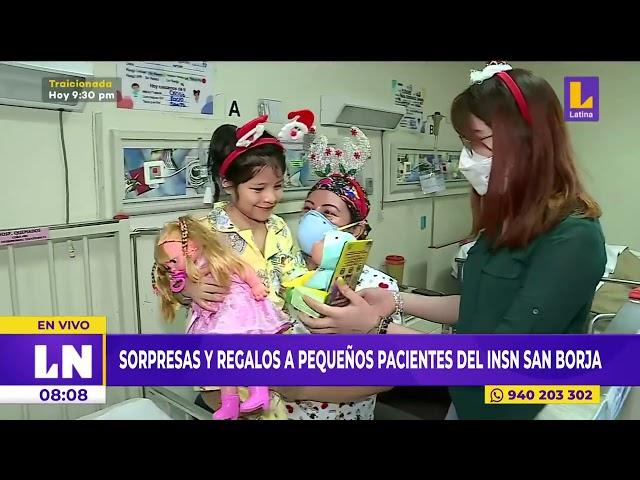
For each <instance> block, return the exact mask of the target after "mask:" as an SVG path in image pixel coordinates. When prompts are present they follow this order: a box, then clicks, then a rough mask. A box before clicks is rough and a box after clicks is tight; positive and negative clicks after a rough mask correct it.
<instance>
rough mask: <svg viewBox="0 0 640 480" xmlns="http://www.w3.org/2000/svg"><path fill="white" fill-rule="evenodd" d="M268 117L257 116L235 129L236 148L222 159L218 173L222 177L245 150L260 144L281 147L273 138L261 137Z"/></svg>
mask: <svg viewBox="0 0 640 480" xmlns="http://www.w3.org/2000/svg"><path fill="white" fill-rule="evenodd" d="M268 119H269V117H268V116H267V115H262V116H260V117H258V118H254V119H253V120H251V121H249V122H247V123H245V124H244V125H243V126H242V127H240V128H238V129H236V140H237V141H236V148H235V149H234V150H232V151H231V153H230V154H229V155H228V156H227V158H225V159H224V162H222V165H221V166H220V171H219V174H220V176H221V177H224V176H225V175H226V173H227V170H229V166H230V165H231V163H232V162H233V161H234V160H235V159H236V158H237V157H238V156H240V155H242V154H243V153H244V152H246V151H247V150H250V149H252V148H256V147H260V146H262V145H277V146H278V147H280V148H282V144H281V143H280V142H279V141H278V140H277V139H275V138H269V137H267V138H262V134H263V133H264V131H265V130H264V124H265V123H266V122H267V120H268Z"/></svg>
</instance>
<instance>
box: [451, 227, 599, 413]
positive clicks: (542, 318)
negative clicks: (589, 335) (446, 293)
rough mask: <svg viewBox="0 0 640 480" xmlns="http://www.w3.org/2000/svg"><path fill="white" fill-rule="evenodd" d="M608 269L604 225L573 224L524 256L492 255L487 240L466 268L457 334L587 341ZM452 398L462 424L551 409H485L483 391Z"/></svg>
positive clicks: (516, 252)
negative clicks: (580, 338)
mask: <svg viewBox="0 0 640 480" xmlns="http://www.w3.org/2000/svg"><path fill="white" fill-rule="evenodd" d="M606 261H607V259H606V252H605V241H604V236H603V234H602V230H601V228H600V223H599V222H598V221H597V220H592V219H587V218H579V217H567V218H566V219H565V220H564V221H562V222H561V223H559V224H558V225H557V226H556V227H554V228H552V229H551V230H549V231H548V232H546V233H544V234H542V235H539V236H538V237H537V238H536V239H534V240H533V241H532V242H531V243H530V244H529V245H528V246H527V247H525V248H522V249H508V248H500V249H497V250H495V251H493V250H492V249H491V246H490V244H489V242H488V240H487V238H486V237H485V236H484V235H481V236H480V237H479V238H478V241H477V242H476V244H475V245H474V246H473V247H472V248H471V249H470V250H469V256H468V257H467V260H466V262H465V264H464V280H463V282H462V292H461V298H460V313H459V317H458V323H457V324H456V330H457V333H461V334H465V333H466V334H483V333H484V334H498V333H506V334H563V333H568V334H576V333H584V331H585V324H586V320H587V316H588V313H589V310H590V308H591V303H592V301H593V297H594V295H595V289H596V286H597V285H598V282H599V281H600V279H601V277H602V275H603V273H604V269H605V264H606ZM449 390H450V394H451V399H452V401H453V404H454V406H455V408H456V411H457V414H458V417H459V418H460V419H462V420H468V419H496V420H499V419H514V420H516V419H521V420H527V419H533V418H534V417H535V416H536V415H537V414H538V413H539V412H540V411H541V410H542V408H543V407H545V405H521V404H520V405H518V404H500V405H491V404H485V403H484V388H483V387H451V388H450V389H449Z"/></svg>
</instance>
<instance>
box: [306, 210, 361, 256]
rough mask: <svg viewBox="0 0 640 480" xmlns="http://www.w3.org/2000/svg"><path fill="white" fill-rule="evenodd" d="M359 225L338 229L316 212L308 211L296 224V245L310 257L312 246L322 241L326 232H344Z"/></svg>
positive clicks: (351, 224)
mask: <svg viewBox="0 0 640 480" xmlns="http://www.w3.org/2000/svg"><path fill="white" fill-rule="evenodd" d="M359 223H360V222H354V223H350V224H349V225H345V226H344V227H340V228H338V227H336V226H335V225H334V224H333V223H331V222H330V221H329V219H328V218H327V217H325V216H324V215H323V214H321V213H320V212H318V211H317V210H309V211H308V212H307V213H305V214H304V215H303V216H302V218H300V223H299V224H298V245H300V249H301V250H302V251H303V252H304V253H305V254H306V255H309V256H311V249H312V248H313V244H314V243H316V242H320V241H322V240H324V236H325V234H326V233H327V232H330V231H332V230H344V229H347V228H350V227H353V226H354V225H357V224H359Z"/></svg>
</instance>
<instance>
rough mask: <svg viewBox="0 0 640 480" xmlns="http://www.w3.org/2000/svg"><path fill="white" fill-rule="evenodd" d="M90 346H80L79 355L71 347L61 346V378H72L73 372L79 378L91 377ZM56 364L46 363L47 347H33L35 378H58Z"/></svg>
mask: <svg viewBox="0 0 640 480" xmlns="http://www.w3.org/2000/svg"><path fill="white" fill-rule="evenodd" d="M91 357H92V348H91V345H82V349H81V353H80V354H78V351H77V350H76V349H75V347H74V346H73V345H62V362H61V363H62V378H72V377H73V370H74V369H75V371H76V373H77V374H78V375H79V376H80V377H81V378H91V377H92V367H91ZM58 370H59V368H58V364H57V363H52V364H51V365H50V366H49V365H48V362H47V346H46V345H36V346H35V378H60V377H59V372H58Z"/></svg>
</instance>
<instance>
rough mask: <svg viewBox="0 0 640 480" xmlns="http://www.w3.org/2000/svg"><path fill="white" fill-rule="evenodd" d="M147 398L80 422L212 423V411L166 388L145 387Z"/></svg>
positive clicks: (131, 401)
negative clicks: (188, 421) (174, 421)
mask: <svg viewBox="0 0 640 480" xmlns="http://www.w3.org/2000/svg"><path fill="white" fill-rule="evenodd" d="M143 390H144V394H143V395H144V396H143V397H140V398H132V399H129V400H126V401H124V402H121V403H117V404H115V405H112V406H110V407H107V408H103V409H102V410H99V411H97V412H94V413H91V414H89V415H85V416H83V417H80V418H78V420H211V419H212V418H211V412H208V411H207V410H205V409H204V408H202V407H199V406H198V405H196V404H195V403H193V402H192V401H190V400H189V399H187V398H185V397H182V396H180V395H178V394H177V393H175V392H173V391H171V390H169V389H168V388H165V387H145V388H144V389H143Z"/></svg>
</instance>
